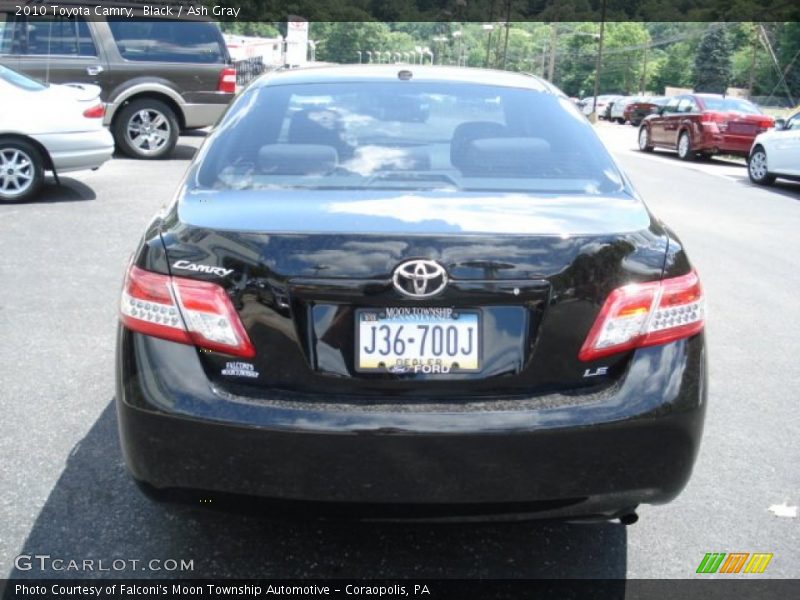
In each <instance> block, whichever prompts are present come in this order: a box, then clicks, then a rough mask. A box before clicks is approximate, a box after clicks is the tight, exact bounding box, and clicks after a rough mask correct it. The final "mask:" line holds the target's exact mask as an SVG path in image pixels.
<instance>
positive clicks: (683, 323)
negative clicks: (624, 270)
mask: <svg viewBox="0 0 800 600" xmlns="http://www.w3.org/2000/svg"><path fill="white" fill-rule="evenodd" d="M704 322H705V300H704V297H703V289H702V287H701V286H700V279H699V277H698V276H697V273H696V272H695V271H691V272H690V273H688V274H686V275H683V276H681V277H674V278H672V279H665V280H663V281H654V282H651V283H633V284H630V285H626V286H624V287H621V288H617V289H616V290H614V291H613V292H611V294H609V296H608V298H607V299H606V301H605V304H603V308H602V309H600V314H599V315H597V319H596V320H595V322H594V325H592V328H591V330H589V335H588V336H587V337H586V341H585V342H584V343H583V347H582V348H581V351H580V353H579V354H578V358H580V359H581V360H594V359H597V358H601V357H603V356H608V355H609V354H617V353H619V352H624V351H626V350H632V349H634V348H640V347H642V346H654V345H656V344H666V343H667V342H672V341H674V340H678V339H681V338H686V337H689V336H692V335H695V334H696V333H699V332H700V331H702V329H703V324H704Z"/></svg>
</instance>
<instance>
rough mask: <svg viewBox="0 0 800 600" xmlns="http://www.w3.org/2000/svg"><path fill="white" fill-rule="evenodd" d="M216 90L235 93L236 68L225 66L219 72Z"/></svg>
mask: <svg viewBox="0 0 800 600" xmlns="http://www.w3.org/2000/svg"><path fill="white" fill-rule="evenodd" d="M217 91H218V92H225V93H226V94H234V93H236V68H235V67H225V68H224V69H222V71H220V72H219V80H218V81H217Z"/></svg>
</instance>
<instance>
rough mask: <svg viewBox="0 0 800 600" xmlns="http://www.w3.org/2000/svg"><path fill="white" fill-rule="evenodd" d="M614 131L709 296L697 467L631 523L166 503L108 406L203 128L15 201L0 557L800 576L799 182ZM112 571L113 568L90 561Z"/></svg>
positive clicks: (230, 572)
mask: <svg viewBox="0 0 800 600" xmlns="http://www.w3.org/2000/svg"><path fill="white" fill-rule="evenodd" d="M598 130H599V131H600V134H601V136H602V137H603V139H604V140H605V142H606V143H607V145H608V146H609V147H610V148H611V150H612V151H613V152H614V154H615V156H616V157H617V159H618V160H619V162H620V163H621V164H622V166H623V167H624V168H625V169H626V170H627V172H628V174H629V175H630V176H631V178H632V179H633V181H634V184H635V185H636V186H637V188H638V189H639V191H640V192H641V193H642V195H643V196H644V197H645V199H646V200H647V202H648V204H649V206H650V207H651V209H652V210H653V211H654V212H655V213H656V214H657V215H659V216H660V217H661V218H663V219H664V220H665V221H666V222H667V223H669V224H670V225H671V226H672V227H673V228H674V229H675V230H676V231H677V232H678V234H679V235H680V237H681V238H682V240H683V242H684V243H685V244H686V246H687V247H688V249H689V252H690V256H691V257H692V258H693V260H694V262H695V265H696V267H697V268H698V270H699V272H700V274H701V277H702V279H703V282H704V285H705V288H706V292H707V296H708V302H709V318H708V327H707V331H708V345H709V355H710V373H711V376H710V401H709V411H708V416H707V421H706V433H705V438H704V442H703V446H702V449H701V454H700V457H699V460H698V462H697V465H696V469H695V473H694V475H693V478H692V480H691V482H690V483H689V485H688V487H687V488H686V490H685V491H684V493H683V494H682V495H681V496H680V497H679V498H678V499H677V500H676V501H674V502H672V503H671V504H669V505H666V506H659V507H649V506H645V507H642V508H641V509H640V511H639V515H640V521H639V523H638V524H636V525H634V526H633V527H628V528H626V527H624V526H622V525H619V524H617V523H606V524H594V525H577V524H567V523H541V522H540V523H536V522H534V523H522V524H513V523H512V524H509V523H506V524H479V525H475V524H446V525H431V524H375V523H348V522H316V521H304V520H302V519H299V518H286V517H278V516H271V515H269V514H264V515H252V514H250V515H237V514H228V513H224V512H219V511H214V510H209V509H208V508H206V507H201V506H196V507H195V506H160V505H154V504H152V503H151V502H150V501H148V500H147V499H145V498H144V497H143V496H142V495H141V494H140V493H139V491H138V490H137V489H136V487H135V486H134V484H133V483H132V482H131V480H130V479H129V478H128V476H127V475H126V473H125V471H124V466H123V462H122V457H121V455H120V450H119V446H118V442H117V433H116V423H115V415H114V409H113V397H114V385H113V367H114V364H113V356H114V341H115V328H116V319H117V300H118V295H119V290H120V285H121V278H122V275H123V271H124V268H125V265H126V261H127V259H128V257H129V255H130V253H131V252H132V251H133V249H134V248H135V245H136V243H137V241H138V238H139V236H140V235H141V233H142V231H143V229H144V227H145V225H146V223H147V222H148V221H149V219H150V218H151V216H152V215H153V214H154V213H155V211H156V210H157V209H158V208H159V207H160V206H161V205H162V204H164V203H165V202H168V201H169V200H170V199H171V196H172V194H173V192H174V190H175V188H176V184H177V182H178V179H179V177H180V176H181V174H182V173H183V172H184V170H185V169H186V166H187V164H188V160H189V159H190V158H191V156H192V155H193V153H194V150H195V148H196V147H197V146H198V145H199V144H200V143H201V142H202V139H203V138H202V137H201V136H193V137H183V138H181V140H180V143H179V146H178V150H177V153H176V156H175V157H174V158H173V159H171V160H167V161H159V162H145V161H134V160H128V159H124V158H116V159H114V160H113V161H112V162H110V163H108V164H106V165H105V166H104V167H103V168H101V169H100V170H99V171H96V172H89V173H78V174H75V175H71V176H65V177H63V184H64V185H63V187H61V188H58V187H56V186H55V185H53V184H52V182H50V184H48V186H47V188H46V189H45V192H44V193H43V195H42V196H41V198H40V199H39V200H38V201H36V202H33V203H29V204H16V205H0V243H1V246H0V247H1V248H2V250H1V251H0V281H2V284H1V285H0V340H2V342H1V343H0V365H2V366H0V407H2V420H0V456H2V457H3V459H2V461H0V489H2V490H3V494H2V495H0V523H2V524H3V525H2V527H0V574H2V575H3V576H5V575H6V574H13V576H20V577H26V576H28V577H41V576H43V575H44V576H47V575H49V576H87V575H92V573H70V572H52V571H50V572H46V573H44V574H43V573H41V572H40V571H34V570H31V571H22V570H18V569H15V566H14V562H15V557H16V556H17V555H19V554H22V553H26V554H49V555H51V556H52V557H62V558H66V559H76V560H84V559H95V560H97V559H104V560H106V561H109V562H110V561H111V560H113V559H119V558H122V559H126V560H130V559H135V560H141V561H149V560H151V559H160V560H164V559H178V560H180V559H184V560H193V561H194V562H193V565H194V570H193V571H191V572H183V573H181V572H175V573H164V572H151V571H140V570H137V569H134V568H132V567H126V569H125V570H122V571H117V572H114V573H112V574H113V575H117V576H125V575H127V576H140V577H148V576H160V575H162V576H163V575H172V576H194V577H483V578H486V577H498V578H504V577H511V578H515V577H525V578H535V577H582V578H592V577H597V578H619V577H630V578H650V577H654V578H658V577H674V578H686V577H691V576H693V575H694V572H695V569H696V568H697V565H698V563H699V562H700V560H701V559H702V558H703V555H704V554H705V553H706V552H771V553H774V558H773V559H772V562H771V563H770V564H769V567H768V569H767V571H766V572H765V573H764V575H763V576H765V577H783V578H789V577H798V576H800V567H798V564H800V561H798V550H800V519H798V518H792V517H780V516H775V514H774V513H773V512H771V511H770V510H769V509H770V507H771V506H774V505H782V504H784V503H785V504H788V505H789V506H796V505H798V504H800V469H798V464H800V444H798V443H797V432H798V431H800V411H799V410H798V405H797V400H798V397H797V390H798V389H800V366H798V361H797V354H798V350H800V342H798V337H797V336H798V332H799V331H800V302H798V298H800V277H798V271H797V257H798V256H800V235H798V231H800V184H796V183H785V182H779V183H778V184H777V185H776V187H774V188H772V189H764V188H758V187H755V186H753V185H751V184H750V183H749V181H748V180H747V175H746V172H745V169H744V167H743V166H742V165H741V164H738V163H736V162H732V161H722V160H718V159H715V160H713V161H705V162H697V163H690V164H687V163H683V162H681V161H679V160H678V159H677V158H676V157H674V156H671V155H669V154H667V153H660V152H656V153H654V154H652V155H644V154H642V153H640V152H638V151H637V150H635V144H636V129H634V128H632V127H629V126H619V125H611V124H605V123H602V124H600V125H598ZM95 575H104V576H107V575H109V573H95Z"/></svg>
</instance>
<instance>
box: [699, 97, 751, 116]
mask: <svg viewBox="0 0 800 600" xmlns="http://www.w3.org/2000/svg"><path fill="white" fill-rule="evenodd" d="M701 100H702V101H703V106H705V109H706V110H716V111H719V112H739V113H744V114H746V115H760V114H763V113H762V112H761V111H760V110H759V109H758V107H757V106H756V105H755V104H752V103H751V102H748V101H747V100H741V99H739V98H701Z"/></svg>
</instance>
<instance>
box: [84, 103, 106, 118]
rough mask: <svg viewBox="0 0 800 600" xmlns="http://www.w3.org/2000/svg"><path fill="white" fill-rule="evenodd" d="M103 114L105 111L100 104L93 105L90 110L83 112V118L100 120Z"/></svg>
mask: <svg viewBox="0 0 800 600" xmlns="http://www.w3.org/2000/svg"><path fill="white" fill-rule="evenodd" d="M105 114H106V109H105V107H104V106H103V105H102V104H95V105H94V106H92V107H91V108H87V109H86V110H85V111H83V116H84V117H86V118H87V119H102V118H103V115H105Z"/></svg>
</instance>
